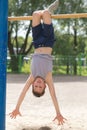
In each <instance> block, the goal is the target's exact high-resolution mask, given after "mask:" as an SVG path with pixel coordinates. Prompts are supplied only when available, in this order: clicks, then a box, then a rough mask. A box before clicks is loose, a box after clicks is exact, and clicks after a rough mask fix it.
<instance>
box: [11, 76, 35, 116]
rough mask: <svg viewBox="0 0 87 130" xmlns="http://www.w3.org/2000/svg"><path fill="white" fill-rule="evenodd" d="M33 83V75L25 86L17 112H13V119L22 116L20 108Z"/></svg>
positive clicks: (18, 102)
mask: <svg viewBox="0 0 87 130" xmlns="http://www.w3.org/2000/svg"><path fill="white" fill-rule="evenodd" d="M32 82H33V77H32V75H30V76H29V78H28V79H27V81H26V83H25V86H24V88H23V90H22V92H21V94H20V96H19V99H18V101H17V105H16V107H15V110H13V112H11V113H10V117H11V118H16V116H17V115H21V113H20V112H19V109H20V106H21V104H22V102H23V100H24V97H25V95H26V93H27V91H28V89H29V87H30V85H31V84H32Z"/></svg>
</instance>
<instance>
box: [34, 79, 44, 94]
mask: <svg viewBox="0 0 87 130" xmlns="http://www.w3.org/2000/svg"><path fill="white" fill-rule="evenodd" d="M45 87H46V85H45V82H44V80H43V79H42V78H40V77H38V78H36V80H35V81H34V83H33V89H34V91H35V92H38V93H42V92H43V90H44V89H45Z"/></svg>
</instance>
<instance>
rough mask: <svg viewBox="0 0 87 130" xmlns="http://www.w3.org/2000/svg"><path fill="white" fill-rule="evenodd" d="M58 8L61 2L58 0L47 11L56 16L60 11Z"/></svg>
mask: <svg viewBox="0 0 87 130" xmlns="http://www.w3.org/2000/svg"><path fill="white" fill-rule="evenodd" d="M58 6H59V0H56V1H55V2H53V3H52V4H51V5H50V6H49V7H48V8H47V9H48V11H49V12H50V13H51V14H54V12H55V11H56V10H57V9H58Z"/></svg>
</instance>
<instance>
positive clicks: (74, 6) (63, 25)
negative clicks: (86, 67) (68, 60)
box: [58, 0, 87, 75]
mask: <svg viewBox="0 0 87 130" xmlns="http://www.w3.org/2000/svg"><path fill="white" fill-rule="evenodd" d="M85 10H86V5H85V4H84V0H78V1H76V0H72V1H70V0H64V1H60V7H59V13H66V14H67V13H85ZM58 24H59V25H60V29H61V30H63V31H61V32H62V33H66V34H68V36H69V35H71V34H72V36H73V43H72V47H73V49H72V50H73V51H71V52H72V54H73V55H74V64H73V68H74V74H75V75H76V74H77V61H76V57H77V55H78V54H79V51H78V49H79V47H78V46H79V43H78V38H77V37H78V35H81V34H83V35H84V32H85V31H86V30H87V29H86V30H83V29H85V27H83V24H84V26H85V25H86V24H87V22H86V20H85V19H66V20H58ZM81 30H83V31H81ZM65 39H66V37H65ZM63 42H65V43H66V40H64V41H63ZM63 42H62V44H64V43H63ZM67 42H69V40H67ZM82 44H83V43H82ZM66 46H67V44H66ZM80 47H81V46H80ZM64 49H65V48H64ZM82 49H83V48H82ZM80 50H81V49H80ZM64 52H65V51H64ZM64 52H63V53H64ZM68 52H70V51H69V50H68ZM66 54H67V49H66ZM70 54H71V53H70ZM67 68H68V66H67Z"/></svg>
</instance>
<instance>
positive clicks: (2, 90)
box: [0, 0, 87, 130]
mask: <svg viewBox="0 0 87 130" xmlns="http://www.w3.org/2000/svg"><path fill="white" fill-rule="evenodd" d="M0 10H1V11H0V130H5V111H6V59H7V36H8V35H7V34H8V32H7V31H8V30H7V23H8V21H19V20H32V16H20V17H8V0H0ZM52 18H53V19H66V18H87V13H79V14H59V15H52Z"/></svg>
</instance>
